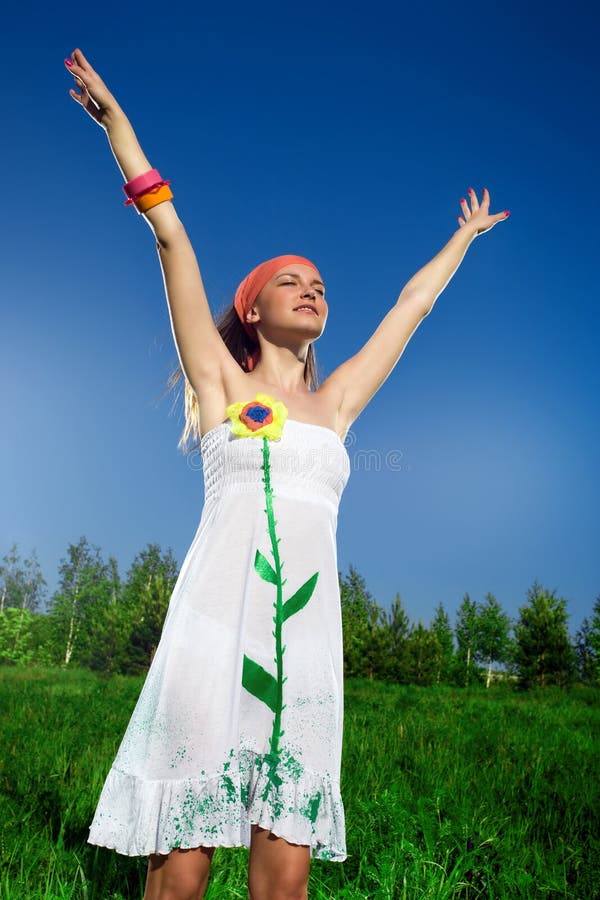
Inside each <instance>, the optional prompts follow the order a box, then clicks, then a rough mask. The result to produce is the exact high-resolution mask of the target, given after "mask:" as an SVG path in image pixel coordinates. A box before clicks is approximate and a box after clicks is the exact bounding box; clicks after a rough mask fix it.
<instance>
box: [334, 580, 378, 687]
mask: <svg viewBox="0 0 600 900" xmlns="http://www.w3.org/2000/svg"><path fill="white" fill-rule="evenodd" d="M338 577H339V582H340V597H341V605H342V629H343V640H344V676H345V677H347V678H355V677H368V675H369V670H370V665H369V660H368V659H367V647H368V645H369V640H370V636H371V634H372V631H373V624H374V622H373V618H374V614H373V610H374V606H375V601H374V599H373V597H372V596H371V594H370V593H369V591H368V590H367V585H366V582H365V579H364V578H363V577H362V575H360V574H359V572H358V571H357V569H355V568H354V566H353V565H352V564H351V565H350V567H349V573H348V575H347V576H346V577H345V578H344V576H343V575H342V574H341V573H338ZM371 677H372V676H371Z"/></svg>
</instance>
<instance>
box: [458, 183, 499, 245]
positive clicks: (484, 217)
mask: <svg viewBox="0 0 600 900" xmlns="http://www.w3.org/2000/svg"><path fill="white" fill-rule="evenodd" d="M469 198H470V201H471V206H470V207H469V204H468V202H467V200H465V198H464V197H463V198H462V199H461V201H460V206H461V209H462V212H463V214H462V216H459V217H458V223H459V225H460V227H461V228H463V227H464V226H465V225H467V223H468V224H469V226H475V236H476V237H477V235H479V234H483V232H484V231H489V230H490V228H493V227H494V225H495V224H496V223H497V222H502V221H503V220H504V219H507V218H508V217H509V216H510V212H509V211H508V210H507V209H505V210H504V212H501V213H496V214H495V215H493V216H492V215H490V195H489V191H488V190H487V189H486V188H484V189H483V196H482V199H481V206H480V205H479V201H478V199H477V194H476V193H475V191H474V190H473V188H469Z"/></svg>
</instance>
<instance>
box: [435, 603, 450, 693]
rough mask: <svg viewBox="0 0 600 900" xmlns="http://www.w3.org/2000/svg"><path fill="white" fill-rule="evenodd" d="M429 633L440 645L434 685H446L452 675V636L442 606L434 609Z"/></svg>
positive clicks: (439, 604) (446, 615) (447, 618)
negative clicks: (430, 632) (431, 633)
mask: <svg viewBox="0 0 600 900" xmlns="http://www.w3.org/2000/svg"><path fill="white" fill-rule="evenodd" d="M430 629H431V631H432V632H433V634H434V635H435V636H436V638H437V641H438V644H439V645H440V654H439V665H438V669H437V672H436V676H435V683H436V684H447V683H448V682H449V681H450V677H451V673H452V664H453V660H454V634H453V632H452V625H451V624H450V617H449V615H448V613H447V612H446V610H445V609H444V605H443V604H442V603H438V605H437V606H436V608H435V615H434V617H433V620H432V622H431V626H430Z"/></svg>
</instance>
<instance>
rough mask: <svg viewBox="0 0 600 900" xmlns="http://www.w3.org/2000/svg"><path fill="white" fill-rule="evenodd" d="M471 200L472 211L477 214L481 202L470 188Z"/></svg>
mask: <svg viewBox="0 0 600 900" xmlns="http://www.w3.org/2000/svg"><path fill="white" fill-rule="evenodd" d="M469 198H470V200H471V209H472V210H473V212H474V213H475V212H477V210H478V209H479V200H478V199H477V194H476V193H475V191H474V190H473V188H469Z"/></svg>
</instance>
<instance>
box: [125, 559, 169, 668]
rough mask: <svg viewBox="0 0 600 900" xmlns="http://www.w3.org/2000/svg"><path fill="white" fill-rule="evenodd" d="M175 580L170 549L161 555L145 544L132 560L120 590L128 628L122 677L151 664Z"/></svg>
mask: <svg viewBox="0 0 600 900" xmlns="http://www.w3.org/2000/svg"><path fill="white" fill-rule="evenodd" d="M177 578H178V566H177V562H176V560H175V558H174V557H173V553H172V551H171V549H170V548H169V549H168V550H167V551H166V553H165V554H164V555H163V554H161V550H160V547H159V545H158V544H147V546H146V548H145V549H144V550H142V551H141V553H138V555H137V556H136V558H135V559H134V561H133V563H132V565H131V567H130V569H129V572H128V573H127V579H126V582H125V584H124V585H123V586H122V598H123V601H122V602H123V604H124V615H126V616H127V617H128V621H129V626H130V631H129V644H128V647H127V655H126V658H125V659H123V660H122V663H121V667H120V668H121V671H122V672H123V673H125V674H130V675H137V674H140V673H143V672H145V671H146V670H147V669H148V667H149V665H150V663H151V662H152V658H153V656H154V653H155V651H156V648H157V647H158V642H159V641H160V636H161V633H162V627H163V624H164V620H165V616H166V614H167V609H168V607H169V602H170V600H171V596H172V594H173V589H174V587H175V584H176V582H177ZM113 581H114V578H113Z"/></svg>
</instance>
